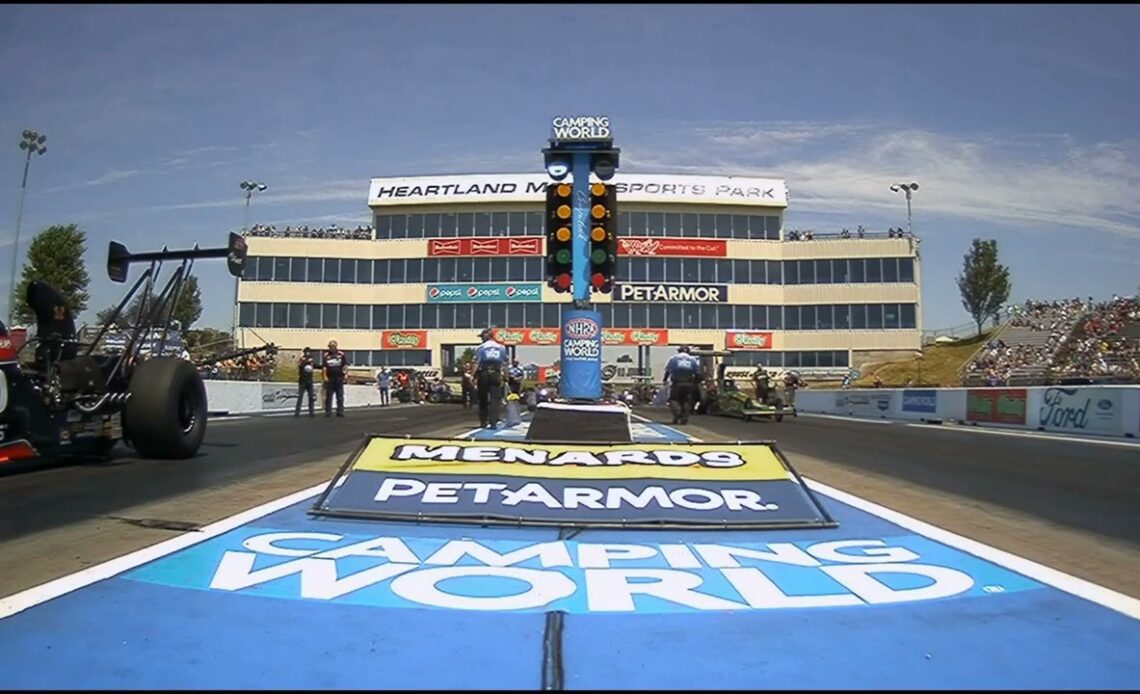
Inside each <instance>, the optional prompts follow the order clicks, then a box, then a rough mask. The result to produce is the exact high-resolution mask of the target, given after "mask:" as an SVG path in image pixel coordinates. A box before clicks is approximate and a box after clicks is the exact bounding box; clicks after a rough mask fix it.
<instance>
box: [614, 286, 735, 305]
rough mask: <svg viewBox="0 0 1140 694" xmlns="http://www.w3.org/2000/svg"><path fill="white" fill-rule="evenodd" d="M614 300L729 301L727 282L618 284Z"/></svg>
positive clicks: (692, 302) (680, 302) (719, 302)
mask: <svg viewBox="0 0 1140 694" xmlns="http://www.w3.org/2000/svg"><path fill="white" fill-rule="evenodd" d="M614 301H645V302H653V303H670V304H725V303H728V285H727V284H618V285H617V286H616V287H614Z"/></svg>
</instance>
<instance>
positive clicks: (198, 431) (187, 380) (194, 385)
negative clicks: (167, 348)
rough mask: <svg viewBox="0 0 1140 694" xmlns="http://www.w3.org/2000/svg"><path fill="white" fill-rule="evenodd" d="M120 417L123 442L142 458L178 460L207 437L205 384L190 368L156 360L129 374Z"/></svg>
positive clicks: (168, 359)
mask: <svg viewBox="0 0 1140 694" xmlns="http://www.w3.org/2000/svg"><path fill="white" fill-rule="evenodd" d="M130 394H131V395H130V398H129V399H128V400H127V405H126V410H125V412H124V417H123V427H124V429H126V431H125V432H124V433H125V434H126V435H127V436H126V438H127V439H129V440H130V442H131V445H132V446H133V447H134V449H135V451H136V452H137V453H138V454H139V455H141V456H142V457H144V458H157V459H160V460H179V459H184V458H192V457H194V456H195V455H196V454H197V453H198V449H199V448H200V447H201V445H202V440H203V439H204V438H205V437H206V415H207V412H208V408H207V403H206V384H205V383H204V382H203V381H202V376H201V374H199V373H198V370H197V369H195V368H194V365H193V364H191V363H190V362H188V361H186V360H184V359H178V358H175V357H154V358H151V359H148V360H146V361H144V362H143V363H141V364H140V365H139V366H138V367H136V368H135V370H134V373H133V374H131V383H130Z"/></svg>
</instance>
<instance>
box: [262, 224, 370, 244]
mask: <svg viewBox="0 0 1140 694" xmlns="http://www.w3.org/2000/svg"><path fill="white" fill-rule="evenodd" d="M372 232H373V230H372V227H371V226H369V225H364V226H358V227H356V228H355V229H345V228H343V227H340V226H337V225H335V224H334V225H333V226H329V227H310V226H309V225H307V224H305V225H301V226H296V227H294V226H292V225H290V226H287V227H285V228H284V229H278V228H277V225H275V224H269V225H266V224H255V225H253V226H252V227H250V229H249V232H248V233H247V234H246V236H261V237H272V238H293V239H333V240H354V241H369V240H371V239H372V235H373V234H372Z"/></svg>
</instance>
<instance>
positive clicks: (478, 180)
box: [368, 172, 788, 208]
mask: <svg viewBox="0 0 1140 694" xmlns="http://www.w3.org/2000/svg"><path fill="white" fill-rule="evenodd" d="M607 183H609V184H612V185H613V186H614V187H615V188H616V189H617V194H618V199H619V200H621V201H622V202H623V203H630V202H655V203H698V204H699V203H704V204H721V205H742V206H757V207H775V208H782V207H787V205H788V189H787V185H786V183H785V181H784V180H782V179H774V178H751V177H745V176H685V175H677V174H629V173H620V172H619V173H617V174H616V175H614V177H613V179H612V180H609V181H607ZM549 184H550V176H549V175H547V174H546V173H525V174H475V175H438V176H405V177H394V178H374V179H372V181H371V184H370V185H369V189H368V205H369V206H370V207H378V206H388V205H439V204H448V203H490V202H495V203H504V202H533V203H542V202H543V201H544V200H545V199H546V187H547V186H548V185H549Z"/></svg>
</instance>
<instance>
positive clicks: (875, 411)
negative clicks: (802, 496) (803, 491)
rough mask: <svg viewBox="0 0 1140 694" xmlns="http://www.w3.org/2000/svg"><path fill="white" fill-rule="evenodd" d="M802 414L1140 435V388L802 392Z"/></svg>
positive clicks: (799, 400)
mask: <svg viewBox="0 0 1140 694" xmlns="http://www.w3.org/2000/svg"><path fill="white" fill-rule="evenodd" d="M796 409H797V410H799V411H801V412H808V413H813V412H814V413H818V414H835V415H842V416H847V417H864V418H874V419H892V420H909V421H923V422H932V423H940V422H944V421H950V422H958V423H963V424H975V425H978V426H994V427H1008V428H1014V429H1031V430H1038V431H1051V432H1060V433H1068V434H1087V435H1094V436H1127V437H1136V436H1140V386H1070V387H1066V388H1061V387H1055V386H1049V387H1026V388H937V389H935V388H905V389H894V388H875V389H858V390H856V389H852V390H801V391H799V392H797V393H796Z"/></svg>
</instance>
